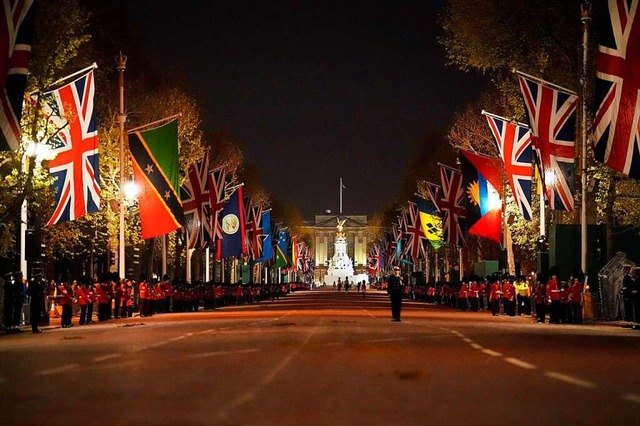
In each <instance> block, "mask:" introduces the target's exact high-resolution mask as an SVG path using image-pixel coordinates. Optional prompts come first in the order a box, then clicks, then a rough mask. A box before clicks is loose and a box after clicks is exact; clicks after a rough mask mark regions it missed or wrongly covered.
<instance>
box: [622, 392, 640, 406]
mask: <svg viewBox="0 0 640 426" xmlns="http://www.w3.org/2000/svg"><path fill="white" fill-rule="evenodd" d="M622 399H624V400H627V401H631V402H635V403H636V404H640V395H636V394H633V393H626V394H624V395H622Z"/></svg>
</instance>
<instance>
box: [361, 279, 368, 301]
mask: <svg viewBox="0 0 640 426" xmlns="http://www.w3.org/2000/svg"><path fill="white" fill-rule="evenodd" d="M366 295H367V283H366V282H364V281H362V298H363V299H364V297H365V296H366Z"/></svg>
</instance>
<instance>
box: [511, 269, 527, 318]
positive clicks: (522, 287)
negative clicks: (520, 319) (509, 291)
mask: <svg viewBox="0 0 640 426" xmlns="http://www.w3.org/2000/svg"><path fill="white" fill-rule="evenodd" d="M514 287H515V288H516V298H517V302H518V303H517V305H518V315H531V289H530V288H529V284H528V283H527V281H526V280H525V279H524V277H523V276H522V275H520V276H519V277H518V279H517V280H516V282H515V283H514Z"/></svg>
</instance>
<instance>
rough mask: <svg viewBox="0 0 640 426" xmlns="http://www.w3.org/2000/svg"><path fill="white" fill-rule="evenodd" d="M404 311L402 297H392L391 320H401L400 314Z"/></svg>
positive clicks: (398, 295) (396, 295)
mask: <svg viewBox="0 0 640 426" xmlns="http://www.w3.org/2000/svg"><path fill="white" fill-rule="evenodd" d="M401 311H402V295H400V294H392V295H391V318H392V319H400V313H401Z"/></svg>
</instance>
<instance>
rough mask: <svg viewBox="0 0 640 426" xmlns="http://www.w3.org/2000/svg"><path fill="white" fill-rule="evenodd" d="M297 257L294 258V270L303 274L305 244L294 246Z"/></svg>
mask: <svg viewBox="0 0 640 426" xmlns="http://www.w3.org/2000/svg"><path fill="white" fill-rule="evenodd" d="M296 250H297V257H296V269H297V270H298V271H301V272H305V251H306V244H305V243H304V242H301V243H297V244H296Z"/></svg>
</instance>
